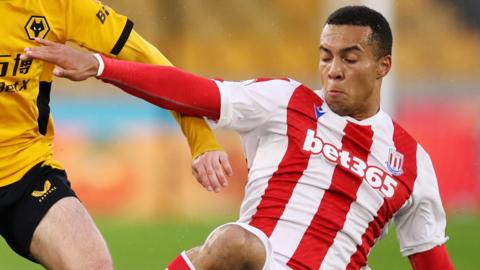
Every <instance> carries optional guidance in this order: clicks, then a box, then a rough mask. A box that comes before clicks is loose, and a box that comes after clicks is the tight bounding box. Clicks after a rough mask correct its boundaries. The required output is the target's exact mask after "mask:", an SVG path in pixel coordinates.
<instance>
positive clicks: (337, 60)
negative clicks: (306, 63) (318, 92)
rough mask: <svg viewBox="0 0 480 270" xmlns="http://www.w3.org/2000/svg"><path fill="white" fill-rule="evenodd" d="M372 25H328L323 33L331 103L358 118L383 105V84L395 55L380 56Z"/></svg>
mask: <svg viewBox="0 0 480 270" xmlns="http://www.w3.org/2000/svg"><path fill="white" fill-rule="evenodd" d="M371 33H372V30H371V29H370V27H368V26H353V25H328V24H327V25H326V26H325V27H324V29H323V31H322V35H321V37H320V63H319V68H320V75H321V78H322V84H323V89H324V91H325V99H326V102H327V104H328V106H329V107H330V108H331V109H332V110H333V111H334V112H335V113H337V114H339V115H342V116H351V117H353V118H356V119H358V120H361V119H365V118H368V117H370V116H372V115H374V114H375V113H376V112H377V111H378V110H379V107H380V85H381V80H382V78H383V76H385V75H386V74H387V73H388V71H389V70H390V66H391V57H390V56H385V57H381V58H379V57H378V56H377V55H376V45H375V44H374V43H372V41H371V39H370V35H371Z"/></svg>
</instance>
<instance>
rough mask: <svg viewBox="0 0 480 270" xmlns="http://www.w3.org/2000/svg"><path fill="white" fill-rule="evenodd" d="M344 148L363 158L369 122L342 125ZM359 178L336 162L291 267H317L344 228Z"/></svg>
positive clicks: (369, 136)
mask: <svg viewBox="0 0 480 270" xmlns="http://www.w3.org/2000/svg"><path fill="white" fill-rule="evenodd" d="M344 132H345V135H344V136H343V139H342V146H343V150H345V151H348V152H350V153H351V155H352V156H356V157H358V158H360V159H362V160H363V161H365V162H366V160H367V158H368V154H369V153H370V147H371V146H372V138H373V131H372V129H371V127H370V126H360V125H357V124H354V123H351V122H348V123H347V126H346V127H345V129H344ZM361 183H362V179H361V178H360V177H359V176H358V175H357V174H354V173H353V172H352V171H350V170H347V169H345V168H344V167H342V166H341V165H337V167H336V168H335V171H334V172H333V177H332V184H331V185H330V188H329V189H328V190H326V191H325V195H324V196H323V199H322V201H321V203H320V206H319V208H318V210H317V213H316V214H315V216H314V218H313V220H312V222H311V224H310V226H309V227H308V229H307V231H306V232H305V234H304V235H303V238H302V240H301V241H300V244H299V246H298V247H297V250H296V251H295V253H294V254H293V256H292V258H290V261H289V262H288V266H290V267H291V268H293V269H318V268H319V267H320V264H321V262H322V261H323V259H324V257H325V255H326V253H327V251H328V249H329V247H330V246H331V245H332V243H333V240H334V239H335V236H336V235H337V232H338V231H339V230H341V229H342V228H343V224H344V223H345V219H346V216H347V213H348V211H349V209H350V206H351V204H352V202H354V201H355V200H356V194H357V190H358V188H359V187H360V184H361Z"/></svg>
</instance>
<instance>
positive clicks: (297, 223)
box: [270, 113, 346, 269]
mask: <svg viewBox="0 0 480 270" xmlns="http://www.w3.org/2000/svg"><path fill="white" fill-rule="evenodd" d="M332 118H337V116H335V115H333V114H331V113H329V114H325V115H324V116H322V117H321V118H319V121H318V123H319V124H318V125H317V133H316V134H317V136H318V137H320V138H322V140H325V141H328V142H329V143H331V144H333V145H335V146H336V147H337V148H339V149H340V148H341V139H342V137H343V134H342V133H341V132H334V133H333V134H334V135H332V133H331V132H330V130H331V129H332V128H335V129H338V130H340V131H341V130H343V129H344V128H345V125H346V122H345V121H342V120H341V119H339V120H340V121H336V119H332ZM326 123H329V124H330V125H331V123H335V124H336V125H337V126H335V127H332V126H325V124H326ZM325 130H326V131H325ZM327 134H328V136H327ZM325 138H328V139H325ZM334 171H335V166H334V165H333V164H332V163H330V162H328V161H327V160H326V159H325V158H324V157H323V156H322V155H316V156H313V155H312V156H311V157H310V160H309V163H308V166H307V168H306V169H305V172H304V174H303V176H302V177H301V178H300V179H299V181H298V184H297V185H296V186H295V189H294V191H293V194H292V197H291V198H290V201H289V202H288V204H287V205H286V208H285V211H284V213H283V215H282V217H281V218H280V221H279V222H278V224H277V226H276V227H275V229H274V230H273V232H272V235H271V236H270V241H271V242H272V245H273V249H274V253H275V259H276V260H277V262H279V263H280V264H281V265H283V266H285V267H286V263H287V262H288V261H289V260H290V258H291V257H292V256H293V254H294V253H295V250H296V249H297V247H298V245H299V244H300V241H301V240H302V238H303V235H304V234H305V231H306V230H307V229H308V227H309V226H310V223H311V221H312V219H313V217H314V215H315V214H316V212H317V210H318V208H319V205H320V202H321V201H322V198H323V196H324V194H325V190H327V189H328V188H329V187H330V185H331V182H332V176H333V173H334ZM287 269H289V268H287Z"/></svg>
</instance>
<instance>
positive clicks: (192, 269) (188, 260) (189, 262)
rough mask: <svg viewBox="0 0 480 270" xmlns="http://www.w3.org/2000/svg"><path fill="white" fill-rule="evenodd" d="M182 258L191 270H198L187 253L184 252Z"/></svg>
mask: <svg viewBox="0 0 480 270" xmlns="http://www.w3.org/2000/svg"><path fill="white" fill-rule="evenodd" d="M181 256H182V258H183V260H184V261H185V262H186V263H187V265H188V267H190V270H196V269H195V266H194V265H193V263H192V261H190V258H188V256H187V253H186V252H185V251H183V252H182V254H181Z"/></svg>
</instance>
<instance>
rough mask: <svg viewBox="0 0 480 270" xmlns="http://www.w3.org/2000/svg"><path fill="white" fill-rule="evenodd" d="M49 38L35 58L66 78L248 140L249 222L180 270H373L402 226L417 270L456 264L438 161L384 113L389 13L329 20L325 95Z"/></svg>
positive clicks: (351, 9) (244, 209)
mask: <svg viewBox="0 0 480 270" xmlns="http://www.w3.org/2000/svg"><path fill="white" fill-rule="evenodd" d="M41 43H43V44H44V45H46V46H45V47H40V48H31V49H27V52H26V55H25V56H24V57H25V59H29V58H30V57H33V58H39V59H43V60H46V61H50V62H53V63H55V64H57V65H59V66H61V67H60V68H57V69H56V71H55V73H56V74H57V75H58V76H60V77H67V78H70V79H85V78H87V77H93V76H96V77H97V78H100V79H102V80H104V81H106V82H109V83H112V84H114V85H116V86H118V87H120V88H121V89H123V90H124V91H126V92H128V93H130V94H132V95H135V96H137V97H140V98H143V99H145V100H146V101H148V102H151V103H153V104H156V105H158V106H160V107H164V108H168V109H172V110H178V111H181V112H183V113H186V114H191V115H197V116H206V117H208V118H209V119H211V120H212V124H213V125H216V126H218V127H225V128H229V129H233V130H236V131H238V132H239V133H240V135H241V136H242V141H243V143H244V148H245V155H246V157H247V161H248V167H249V174H248V183H247V185H246V188H245V196H244V199H243V202H242V206H241V210H240V218H239V219H238V221H237V222H234V223H230V224H225V225H222V226H220V227H219V228H217V229H216V230H214V231H213V232H212V233H211V235H210V236H209V237H208V238H207V240H206V241H205V243H204V244H203V245H202V246H200V247H197V248H194V249H191V250H189V251H187V252H182V254H181V255H180V256H178V257H177V258H176V259H175V260H174V261H173V262H172V263H171V264H170V266H169V267H168V269H169V270H181V269H368V264H367V259H368V254H369V252H370V251H371V249H372V248H373V246H374V245H375V243H376V242H377V240H378V239H380V238H381V236H383V235H384V234H386V233H387V229H388V224H389V223H390V222H392V221H393V222H394V223H395V227H396V231H397V235H398V239H399V242H400V249H401V250H400V252H401V253H402V255H404V256H408V258H409V259H410V262H411V265H412V268H413V269H415V270H427V269H447V270H448V269H453V265H452V263H451V261H450V258H449V255H448V253H447V250H446V247H445V243H446V241H447V239H448V238H447V237H446V235H445V227H446V217H445V212H444V209H443V206H442V203H441V199H440V194H439V190H438V184H437V179H436V176H435V172H434V169H433V166H432V162H431V160H430V157H429V156H428V154H427V153H426V151H425V150H424V149H423V148H422V146H421V145H419V144H418V143H417V141H416V140H415V139H414V138H412V137H411V136H410V135H409V134H408V133H407V132H406V131H405V130H404V129H403V128H402V127H401V126H400V125H399V124H398V123H396V122H395V121H393V120H392V119H391V118H390V116H389V115H388V114H387V113H385V112H384V111H383V110H382V109H381V108H380V89H381V84H382V79H383V78H384V77H385V76H386V75H387V74H388V72H389V71H390V68H391V65H392V56H391V55H392V51H391V49H392V33H391V30H390V26H389V24H388V22H387V21H386V19H385V18H384V17H383V16H382V15H381V14H380V13H378V12H376V11H374V10H372V9H370V8H367V7H364V6H348V7H344V8H341V9H338V10H336V11H335V12H333V13H332V14H331V15H330V16H329V18H328V19H327V21H326V24H325V26H324V28H323V31H322V34H321V38H320V62H319V68H320V75H321V79H322V84H323V85H322V86H323V88H322V90H310V89H309V88H308V87H307V86H305V85H303V84H301V83H299V82H296V81H294V80H292V79H289V78H284V79H255V80H250V81H243V82H229V81H220V80H210V79H207V78H203V77H200V76H197V75H194V74H191V73H188V72H185V71H182V70H179V69H176V68H172V67H162V66H152V65H145V64H138V63H129V62H124V61H118V60H114V59H109V58H107V57H105V56H100V55H88V54H85V53H80V52H77V51H75V50H73V49H71V48H68V47H65V46H62V45H57V44H53V43H49V42H43V41H42V42H41ZM79 63H81V64H79ZM158 85H161V86H162V87H158ZM181 89H189V91H182V90H181Z"/></svg>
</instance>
